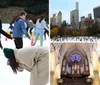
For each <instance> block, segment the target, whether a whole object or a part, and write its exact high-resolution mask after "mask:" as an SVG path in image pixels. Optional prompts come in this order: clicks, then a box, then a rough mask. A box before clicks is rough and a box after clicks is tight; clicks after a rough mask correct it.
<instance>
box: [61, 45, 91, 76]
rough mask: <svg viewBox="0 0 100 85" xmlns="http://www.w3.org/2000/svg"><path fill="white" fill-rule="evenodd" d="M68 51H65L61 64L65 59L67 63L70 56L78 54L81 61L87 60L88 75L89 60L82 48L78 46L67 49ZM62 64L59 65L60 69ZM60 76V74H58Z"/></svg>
mask: <svg viewBox="0 0 100 85" xmlns="http://www.w3.org/2000/svg"><path fill="white" fill-rule="evenodd" d="M68 49H69V50H66V51H65V54H64V56H63V59H62V63H63V60H64V59H65V58H66V60H67V61H69V57H70V56H71V55H72V54H74V53H78V54H80V55H81V56H82V61H84V62H85V59H86V60H87V63H88V70H89V74H90V68H89V67H90V63H89V60H88V59H89V58H88V56H87V54H86V52H85V51H84V49H83V48H81V47H80V46H79V47H78V46H77V47H73V46H72V47H69V48H68ZM62 63H61V68H62ZM60 75H61V74H60Z"/></svg>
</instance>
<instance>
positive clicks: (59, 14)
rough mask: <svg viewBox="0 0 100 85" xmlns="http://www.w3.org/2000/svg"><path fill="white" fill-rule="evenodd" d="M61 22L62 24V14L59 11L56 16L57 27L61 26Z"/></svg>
mask: <svg viewBox="0 0 100 85" xmlns="http://www.w3.org/2000/svg"><path fill="white" fill-rule="evenodd" d="M61 22H62V13H61V11H59V12H58V15H57V25H58V26H61Z"/></svg>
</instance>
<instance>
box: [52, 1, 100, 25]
mask: <svg viewBox="0 0 100 85" xmlns="http://www.w3.org/2000/svg"><path fill="white" fill-rule="evenodd" d="M77 1H78V2H79V20H80V17H82V16H85V17H88V14H89V13H91V14H92V17H93V18H94V14H93V8H95V7H97V6H100V1H99V0H93V1H92V2H91V0H87V1H86V0H84V1H83V0H77ZM77 1H76V0H71V1H70V0H59V2H58V1H57V0H50V17H52V15H53V14H55V13H56V14H57V13H58V12H59V11H61V12H62V20H66V21H67V22H68V23H70V12H71V11H72V10H74V9H75V3H76V2H77ZM56 2H57V4H55V3H56ZM61 4H63V5H61ZM60 5H61V6H60Z"/></svg>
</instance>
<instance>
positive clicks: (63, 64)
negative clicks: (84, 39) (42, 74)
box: [50, 43, 100, 85]
mask: <svg viewBox="0 0 100 85" xmlns="http://www.w3.org/2000/svg"><path fill="white" fill-rule="evenodd" d="M50 85H100V43H51V45H50Z"/></svg>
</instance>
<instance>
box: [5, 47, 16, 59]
mask: <svg viewBox="0 0 100 85" xmlns="http://www.w3.org/2000/svg"><path fill="white" fill-rule="evenodd" d="M3 52H4V55H5V57H6V58H7V59H11V58H12V57H13V56H14V51H13V49H10V48H4V49H3Z"/></svg>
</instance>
